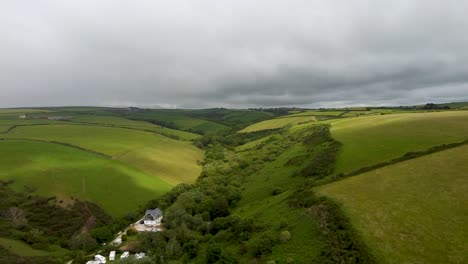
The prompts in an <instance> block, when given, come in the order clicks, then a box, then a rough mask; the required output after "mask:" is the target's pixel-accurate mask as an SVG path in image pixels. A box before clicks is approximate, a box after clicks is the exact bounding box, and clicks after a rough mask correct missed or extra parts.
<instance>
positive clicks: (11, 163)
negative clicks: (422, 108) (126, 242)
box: [0, 140, 171, 216]
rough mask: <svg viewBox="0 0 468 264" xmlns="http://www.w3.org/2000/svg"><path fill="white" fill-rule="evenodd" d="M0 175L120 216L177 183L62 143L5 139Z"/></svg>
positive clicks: (0, 149)
mask: <svg viewBox="0 0 468 264" xmlns="http://www.w3.org/2000/svg"><path fill="white" fill-rule="evenodd" d="M0 155H1V157H2V159H0V167H1V168H2V171H1V172H0V179H2V180H14V181H15V182H14V184H13V187H14V188H16V189H19V190H22V189H23V188H24V186H28V187H31V188H33V189H37V194H39V195H43V196H57V197H58V198H59V199H63V200H65V201H69V199H70V197H76V198H80V199H83V200H88V201H93V202H95V203H97V204H99V205H100V206H102V207H103V208H104V209H105V210H106V211H107V212H108V213H110V214H111V215H114V216H119V215H122V214H125V213H127V212H130V211H133V210H135V209H136V206H138V205H141V204H144V203H145V202H146V201H148V200H150V199H153V198H154V197H157V196H159V195H161V194H163V193H164V192H166V191H168V190H169V189H170V188H171V185H170V184H169V183H167V182H165V181H163V180H161V179H160V178H158V177H156V176H153V175H150V174H147V173H144V172H143V171H141V170H138V169H136V168H134V167H131V166H128V165H126V164H124V163H122V162H120V161H117V160H112V159H107V158H105V157H102V156H99V155H95V154H92V153H89V152H86V151H83V150H79V149H75V148H71V147H68V146H63V145H60V144H53V143H45V142H36V141H30V140H0Z"/></svg>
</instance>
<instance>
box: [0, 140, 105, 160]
mask: <svg viewBox="0 0 468 264" xmlns="http://www.w3.org/2000/svg"><path fill="white" fill-rule="evenodd" d="M0 140H5V141H6V140H10V141H14V140H22V141H34V142H43V143H50V144H56V145H62V146H65V147H69V148H74V149H79V150H81V151H85V152H88V153H91V154H94V155H98V156H101V157H104V158H107V159H112V156H109V155H107V154H104V153H101V152H98V151H94V150H91V149H87V148H83V147H80V146H77V145H73V144H68V143H64V142H59V141H48V140H40V139H30V138H0Z"/></svg>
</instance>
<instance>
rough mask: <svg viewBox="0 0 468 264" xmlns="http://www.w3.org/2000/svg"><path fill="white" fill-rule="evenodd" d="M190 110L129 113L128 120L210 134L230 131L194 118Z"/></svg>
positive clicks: (224, 127) (223, 126) (207, 121)
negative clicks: (162, 124) (165, 124)
mask: <svg viewBox="0 0 468 264" xmlns="http://www.w3.org/2000/svg"><path fill="white" fill-rule="evenodd" d="M189 114H190V110H144V111H140V112H135V113H129V114H128V115H127V117H128V118H131V119H139V120H144V121H148V122H159V123H167V124H171V125H172V126H174V127H175V128H177V129H181V130H189V131H196V132H198V133H209V132H216V131H222V130H226V129H228V127H227V126H225V125H223V124H220V123H215V122H212V121H209V120H204V119H200V118H194V117H191V116H190V115H189Z"/></svg>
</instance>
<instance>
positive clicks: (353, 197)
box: [318, 145, 468, 263]
mask: <svg viewBox="0 0 468 264" xmlns="http://www.w3.org/2000/svg"><path fill="white" fill-rule="evenodd" d="M467 157H468V146H467V145H464V146H461V147H457V148H454V149H449V150H445V151H441V152H438V153H433V154H431V155H427V156H423V157H419V158H416V159H413V160H408V161H404V162H401V163H397V164H394V165H390V166H387V167H383V168H380V169H376V170H374V171H370V172H367V173H363V174H360V175H357V176H354V177H350V178H347V179H343V180H340V181H337V182H334V183H331V184H327V185H324V186H321V187H319V188H318V190H319V193H320V194H322V195H326V196H329V197H332V198H333V199H334V200H336V201H337V202H338V203H339V204H341V205H342V206H343V208H344V211H345V212H346V213H347V214H348V215H349V216H350V217H351V219H352V223H353V225H354V226H355V227H356V228H357V230H359V232H360V234H361V235H362V236H363V237H364V238H365V241H366V242H367V243H368V245H369V246H370V247H371V248H372V249H373V251H374V254H375V255H376V256H378V258H379V260H380V261H381V263H465V262H466V261H467V260H468V259H467V256H468V248H467V247H466V245H467V244H468V229H467V228H466V223H468V215H467V214H466V209H467V208H468V203H467V193H468V178H467V177H466V176H467V175H466V172H467V171H468V162H467V161H468V160H467Z"/></svg>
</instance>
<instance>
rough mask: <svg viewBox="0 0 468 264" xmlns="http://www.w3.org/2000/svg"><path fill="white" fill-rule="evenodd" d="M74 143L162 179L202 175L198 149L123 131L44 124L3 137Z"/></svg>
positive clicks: (190, 178)
mask: <svg viewBox="0 0 468 264" xmlns="http://www.w3.org/2000/svg"><path fill="white" fill-rule="evenodd" d="M5 136H6V137H10V138H28V139H39V140H47V141H57V142H64V143H69V144H73V145H76V146H80V147H83V148H86V149H90V150H94V151H97V152H101V153H104V154H107V155H110V156H112V157H113V158H114V159H116V160H120V161H124V162H126V163H128V164H130V165H133V166H135V167H137V168H139V169H141V170H143V171H145V172H147V173H149V174H151V175H154V176H157V177H159V178H161V179H162V180H164V181H166V182H168V183H171V184H177V183H181V182H188V183H190V182H193V181H195V179H196V178H197V177H198V175H199V174H200V172H201V166H200V165H198V163H197V161H198V160H202V159H203V153H202V151H201V150H199V149H198V148H196V147H195V146H193V145H192V144H191V143H189V142H182V141H178V140H174V139H170V138H167V137H164V136H162V135H158V134H154V133H150V132H144V131H137V130H131V129H123V128H112V127H97V126H79V125H44V126H27V127H17V128H15V129H13V130H12V131H11V132H10V133H8V134H6V135H5Z"/></svg>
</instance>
